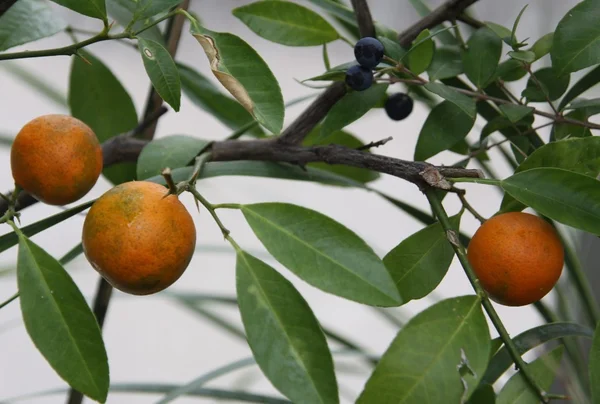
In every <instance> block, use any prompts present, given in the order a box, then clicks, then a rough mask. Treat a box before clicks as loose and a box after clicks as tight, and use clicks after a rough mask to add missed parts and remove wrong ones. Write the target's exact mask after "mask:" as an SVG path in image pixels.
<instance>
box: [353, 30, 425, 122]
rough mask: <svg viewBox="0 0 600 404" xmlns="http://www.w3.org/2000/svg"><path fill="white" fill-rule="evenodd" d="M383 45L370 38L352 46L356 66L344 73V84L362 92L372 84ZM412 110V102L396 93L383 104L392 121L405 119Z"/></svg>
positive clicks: (401, 94)
mask: <svg viewBox="0 0 600 404" xmlns="http://www.w3.org/2000/svg"><path fill="white" fill-rule="evenodd" d="M383 53H384V48H383V44H382V43H381V42H380V41H379V40H377V39H375V38H371V37H365V38H362V39H361V40H359V41H358V42H357V43H356V45H355V46H354V56H355V57H356V61H357V62H358V65H355V66H352V67H350V68H349V69H348V70H347V71H346V84H347V85H348V86H349V87H350V88H352V89H353V90H356V91H364V90H366V89H368V88H369V87H371V85H372V84H373V69H374V68H375V67H376V66H377V65H378V64H379V62H381V60H382V59H383ZM412 110H413V100H412V98H410V97H409V96H408V95H407V94H404V93H398V94H394V95H392V96H390V97H389V98H388V99H387V100H386V102H385V112H386V113H387V115H388V116H389V117H390V119H393V120H394V121H401V120H403V119H405V118H406V117H407V116H409V115H410V113H411V112H412Z"/></svg>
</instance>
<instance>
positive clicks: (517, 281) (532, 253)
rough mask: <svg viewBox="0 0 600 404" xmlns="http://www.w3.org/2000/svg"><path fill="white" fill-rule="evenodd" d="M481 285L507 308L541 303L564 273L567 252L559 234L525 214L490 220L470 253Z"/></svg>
mask: <svg viewBox="0 0 600 404" xmlns="http://www.w3.org/2000/svg"><path fill="white" fill-rule="evenodd" d="M467 256H468V259H469V262H470V263H471V265H472V266H473V269H474V270H475V273H476V274H477V277H478V278H479V281H480V282H481V286H483V288H484V289H485V290H486V291H487V292H488V294H489V295H490V297H491V298H492V299H493V300H495V301H496V302H498V303H501V304H504V305H507V306H524V305H527V304H530V303H534V302H537V301H538V300H540V299H541V298H542V297H544V296H545V295H546V294H547V293H548V292H550V290H551V289H552V288H553V287H554V285H555V284H556V282H557V281H558V278H559V277H560V274H561V272H562V268H563V263H564V251H563V246H562V244H561V241H560V239H559V237H558V234H557V233H556V231H555V230H554V228H553V227H552V226H550V224H548V223H547V222H546V221H544V220H543V219H541V218H539V217H537V216H534V215H530V214H528V213H522V212H511V213H504V214H500V215H498V216H495V217H493V218H491V219H489V220H488V221H486V222H485V223H484V224H483V225H482V226H481V227H480V228H479V229H477V231H476V232H475V235H474V236H473V239H472V240H471V243H470V244H469V248H468V251H467Z"/></svg>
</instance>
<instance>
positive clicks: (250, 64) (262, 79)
mask: <svg viewBox="0 0 600 404" xmlns="http://www.w3.org/2000/svg"><path fill="white" fill-rule="evenodd" d="M192 35H193V36H194V37H195V38H196V39H197V40H198V42H199V43H200V45H202V48H203V49H204V52H205V53H206V56H207V57H208V60H209V63H210V68H211V70H212V72H213V74H214V75H215V77H216V78H217V79H218V80H219V81H220V82H221V84H223V86H224V87H225V88H226V89H227V91H229V92H230V93H231V95H233V96H234V97H235V98H236V99H237V100H238V101H239V102H240V104H242V106H243V107H244V108H246V110H248V112H250V113H251V114H252V115H253V116H254V117H255V118H256V120H257V121H258V122H259V123H260V124H261V125H263V126H264V127H266V128H267V129H268V130H270V131H271V132H273V133H279V131H280V130H281V128H282V126H283V117H284V107H283V98H282V96H281V89H280V88H279V83H278V82H277V79H276V78H275V76H273V73H272V72H271V70H270V69H269V66H267V64H266V63H265V61H264V60H263V59H262V58H261V57H260V55H259V54H258V53H256V51H255V50H254V49H252V47H251V46H250V45H248V44H247V43H246V42H244V41H243V40H242V39H240V38H239V37H237V36H235V35H233V34H229V33H220V32H213V31H210V30H207V29H205V28H202V27H200V26H197V25H196V26H194V27H193V28H192Z"/></svg>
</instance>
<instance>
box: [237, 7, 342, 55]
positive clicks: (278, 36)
mask: <svg viewBox="0 0 600 404" xmlns="http://www.w3.org/2000/svg"><path fill="white" fill-rule="evenodd" d="M232 13H233V15H234V16H236V17H237V18H239V19H240V20H241V21H242V22H243V23H244V24H246V25H247V26H248V28H250V29H251V30H252V31H254V32H255V33H256V34H257V35H258V36H260V37H262V38H265V39H267V40H269V41H272V42H275V43H279V44H282V45H288V46H315V45H322V44H325V43H328V42H331V41H335V40H336V39H338V38H339V37H340V36H339V34H338V33H337V31H336V30H335V28H333V27H332V26H331V24H330V23H329V22H327V20H325V19H324V18H323V17H321V16H320V15H319V14H317V13H315V12H314V11H312V10H310V9H308V8H306V7H303V6H300V5H298V4H294V3H290V2H287V1H274V0H267V1H259V2H255V3H251V4H248V5H246V6H242V7H238V8H235V9H233V11H232Z"/></svg>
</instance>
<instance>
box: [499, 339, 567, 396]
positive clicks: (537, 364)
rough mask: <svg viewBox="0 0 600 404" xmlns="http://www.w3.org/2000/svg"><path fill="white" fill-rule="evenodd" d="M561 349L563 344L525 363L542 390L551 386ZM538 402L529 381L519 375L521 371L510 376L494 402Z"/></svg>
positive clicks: (558, 363) (558, 364)
mask: <svg viewBox="0 0 600 404" xmlns="http://www.w3.org/2000/svg"><path fill="white" fill-rule="evenodd" d="M563 349H564V347H563V346H559V347H556V348H555V349H553V350H552V351H550V352H549V353H547V354H544V355H542V356H541V357H539V358H538V359H536V360H535V361H533V362H531V363H530V364H528V365H527V369H528V371H529V373H530V374H531V376H532V377H533V378H534V379H535V380H536V382H537V384H538V386H539V387H540V388H541V389H543V390H544V391H546V390H548V389H549V388H550V386H552V381H553V380H554V376H555V375H556V372H557V371H558V367H559V366H560V359H561V357H562V353H563ZM539 402H540V399H539V397H538V396H537V394H536V393H535V392H534V391H532V389H531V387H530V386H529V383H527V381H526V380H525V379H524V378H523V377H522V376H521V372H518V373H516V374H515V375H514V376H513V377H511V378H510V380H509V381H508V382H507V383H506V384H505V385H504V387H503V388H502V390H500V393H498V398H497V399H496V404H514V403H519V404H528V403H531V404H536V403H539Z"/></svg>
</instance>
